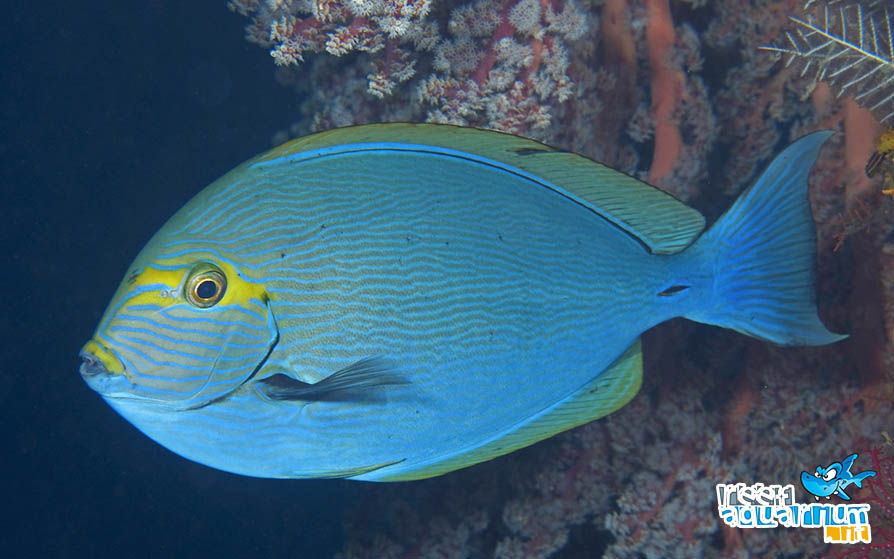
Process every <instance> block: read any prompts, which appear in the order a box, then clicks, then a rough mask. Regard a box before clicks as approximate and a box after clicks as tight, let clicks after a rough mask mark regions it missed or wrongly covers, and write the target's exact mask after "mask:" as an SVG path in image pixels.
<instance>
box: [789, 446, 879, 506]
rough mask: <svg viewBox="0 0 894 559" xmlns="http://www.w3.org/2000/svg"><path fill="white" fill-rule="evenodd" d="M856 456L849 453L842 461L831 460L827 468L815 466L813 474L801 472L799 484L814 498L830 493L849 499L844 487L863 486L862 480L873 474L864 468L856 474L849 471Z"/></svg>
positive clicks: (817, 498)
mask: <svg viewBox="0 0 894 559" xmlns="http://www.w3.org/2000/svg"><path fill="white" fill-rule="evenodd" d="M857 456H858V454H851V455H850V456H848V457H847V458H845V459H844V461H843V462H833V463H832V464H829V466H828V467H827V468H823V467H822V466H817V467H816V471H815V472H814V473H813V474H809V473H807V472H801V485H803V486H804V489H806V490H807V492H808V493H810V494H811V495H813V496H814V497H815V498H816V500H819V498H820V497H825V498H826V499H828V498H830V497H831V496H832V495H838V496H839V497H841V498H842V499H844V500H845V501H850V500H851V498H850V496H848V494H847V493H845V492H844V489H845V488H846V487H847V486H849V485H856V486H857V487H863V480H864V479H866V478H868V477H872V476H874V475H875V471H873V470H866V471H865V472H860V473H859V474H856V475H854V474H852V473H851V466H853V465H854V461H855V460H856V459H857Z"/></svg>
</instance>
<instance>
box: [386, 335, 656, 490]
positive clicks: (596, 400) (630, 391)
mask: <svg viewBox="0 0 894 559" xmlns="http://www.w3.org/2000/svg"><path fill="white" fill-rule="evenodd" d="M642 382H643V359H642V347H641V344H640V340H639V338H637V340H636V341H635V342H633V344H632V345H631V346H630V347H629V348H627V351H625V352H624V353H623V354H622V355H621V356H620V357H618V358H617V359H616V360H615V362H614V363H612V365H611V366H610V367H609V368H608V369H606V370H605V371H604V372H603V373H602V374H600V375H599V376H597V377H596V378H595V379H593V380H592V381H590V382H589V383H587V384H586V385H584V386H583V387H582V388H580V389H579V390H578V391H577V392H575V393H574V394H571V395H570V396H568V397H567V398H565V399H564V400H562V401H561V402H559V403H557V404H556V405H554V406H552V407H551V408H549V409H547V410H544V411H543V412H542V413H541V414H539V415H537V416H535V417H534V418H532V419H530V420H529V421H527V422H526V423H523V424H521V425H519V426H518V427H516V428H515V429H514V430H513V431H511V432H509V433H506V434H505V435H503V436H501V437H499V438H497V439H494V440H492V441H490V442H488V443H485V444H484V445H482V446H479V447H477V448H475V449H472V450H469V451H467V452H464V453H462V454H459V455H455V456H451V457H450V458H447V459H446V460H442V461H441V462H437V463H434V464H429V465H425V466H422V467H421V468H417V469H413V470H409V471H405V472H401V473H398V474H394V475H390V476H389V475H387V474H386V475H384V476H382V477H377V476H374V477H372V478H370V479H375V480H376V481H410V480H415V479H423V478H428V477H434V476H438V475H441V474H445V473H447V472H451V471H453V470H458V469H460V468H465V467H466V466H471V465H473V464H477V463H479V462H484V461H486V460H491V459H492V458H496V457H497V456H502V455H503V454H508V453H510V452H512V451H514V450H518V449H520V448H523V447H526V446H529V445H532V444H534V443H536V442H537V441H541V440H543V439H547V438H549V437H552V436H553V435H556V434H558V433H561V432H562V431H567V430H568V429H571V428H573V427H577V426H578V425H583V424H584V423H589V422H590V421H593V420H594V419H599V418H600V417H605V416H606V415H608V414H610V413H612V412H613V411H615V410H617V409H619V408H621V407H623V406H625V405H626V404H627V403H628V402H629V401H630V400H632V399H633V397H634V396H636V394H637V392H639V389H640V387H641V386H642Z"/></svg>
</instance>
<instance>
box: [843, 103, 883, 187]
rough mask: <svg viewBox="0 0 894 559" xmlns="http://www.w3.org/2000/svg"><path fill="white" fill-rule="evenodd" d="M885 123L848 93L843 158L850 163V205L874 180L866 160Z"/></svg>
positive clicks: (845, 107)
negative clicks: (865, 171)
mask: <svg viewBox="0 0 894 559" xmlns="http://www.w3.org/2000/svg"><path fill="white" fill-rule="evenodd" d="M881 131H882V127H881V125H879V123H878V121H877V120H876V119H875V117H874V116H872V113H870V112H869V111H868V110H866V109H864V108H862V107H860V105H858V104H857V102H856V101H854V100H853V99H852V98H850V97H848V98H847V99H846V100H845V101H844V159H845V165H846V166H847V175H848V181H847V198H848V200H847V202H848V205H850V203H851V201H853V200H854V199H855V198H856V197H857V196H859V195H861V194H865V193H866V192H868V191H869V190H870V188H871V187H872V181H870V180H869V178H868V177H867V176H866V173H864V169H865V167H866V161H868V160H869V158H870V157H871V156H872V154H873V152H874V151H875V138H876V137H877V136H878V135H879V134H880V133H881Z"/></svg>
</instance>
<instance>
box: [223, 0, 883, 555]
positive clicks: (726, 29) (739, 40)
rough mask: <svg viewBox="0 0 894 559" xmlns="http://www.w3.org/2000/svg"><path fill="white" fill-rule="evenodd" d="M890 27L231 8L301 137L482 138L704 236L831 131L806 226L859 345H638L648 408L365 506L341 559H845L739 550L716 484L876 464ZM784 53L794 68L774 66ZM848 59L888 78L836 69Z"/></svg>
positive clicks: (577, 1)
mask: <svg viewBox="0 0 894 559" xmlns="http://www.w3.org/2000/svg"><path fill="white" fill-rule="evenodd" d="M884 4H885V3H884V2H872V1H870V2H865V3H863V4H862V5H861V6H862V7H861V8H859V10H862V11H858V8H857V7H856V6H857V4H855V3H853V2H840V1H837V0H829V1H827V2H826V1H822V2H821V1H817V0H811V1H809V2H806V3H805V2H803V0H753V1H751V2H741V1H740V0H714V1H712V2H705V1H703V0H477V1H470V2H465V3H462V2H451V1H448V0H440V1H439V2H428V1H419V2H415V1H411V0H326V1H323V0H232V1H231V2H230V5H231V7H232V8H233V9H235V10H238V11H240V12H241V13H243V14H245V15H246V16H248V17H250V18H251V23H250V25H249V27H248V36H249V39H250V40H252V41H254V42H257V43H260V44H262V45H265V46H267V47H268V48H270V49H271V52H272V54H273V57H274V59H275V60H276V62H277V63H278V64H279V66H278V76H279V77H280V79H281V80H282V81H283V82H284V83H288V84H292V85H293V86H294V87H296V89H297V90H298V92H299V94H300V95H302V99H303V107H302V115H300V118H299V119H298V121H297V122H296V123H295V124H294V125H293V126H292V127H291V129H290V130H289V131H288V132H287V133H286V134H287V135H300V134H304V133H306V132H308V131H310V130H314V129H322V128H329V127H333V126H340V125H347V124H356V123H365V122H376V121H389V120H426V119H427V120H431V121H437V122H453V123H460V124H468V125H474V126H484V127H490V128H495V129H498V130H504V131H510V132H515V133H519V134H522V135H527V136H530V137H535V138H538V139H542V140H546V141H549V142H551V143H553V144H555V145H557V146H559V147H561V148H564V149H570V150H574V151H577V152H580V153H583V154H585V155H588V156H590V157H593V158H594V159H597V160H599V161H603V162H605V163H607V164H609V165H612V166H613V167H615V168H618V169H620V170H622V171H625V172H627V173H630V174H633V175H636V176H639V177H642V178H644V179H647V180H650V181H652V182H653V183H654V184H656V185H657V186H658V187H660V188H663V189H665V190H667V191H668V192H671V193H672V194H674V195H675V196H677V197H678V198H680V199H682V200H684V201H687V202H688V203H690V204H692V205H694V206H695V207H697V208H699V209H700V210H702V211H704V212H705V213H706V215H708V217H709V219H710V218H714V217H716V216H717V215H719V213H720V212H721V211H723V210H724V209H725V208H726V207H727V206H728V205H729V203H730V200H731V199H732V197H733V196H735V195H736V194H738V193H739V192H740V191H741V190H742V189H743V188H744V187H745V186H747V185H748V184H749V183H750V182H751V181H753V180H754V178H755V176H756V175H757V173H758V172H759V171H760V169H761V168H762V167H763V166H764V165H766V164H767V162H768V161H769V159H770V158H771V157H772V155H773V154H775V153H777V152H778V151H779V150H780V148H781V147H782V146H784V145H785V144H786V143H788V142H789V141H791V140H793V139H795V138H797V137H799V136H801V135H803V134H806V133H808V132H811V131H815V130H820V129H831V130H834V131H836V132H837V133H836V134H835V136H833V138H832V139H830V140H829V142H828V143H827V145H826V146H825V147H824V149H823V152H822V154H821V157H820V160H819V161H818V162H817V165H816V167H815V170H814V172H813V173H812V175H811V205H812V208H813V211H814V216H815V219H816V224H817V236H818V242H817V249H818V260H817V268H818V284H817V291H818V298H819V300H820V302H821V307H822V309H821V310H822V315H823V317H824V319H825V320H826V321H827V323H828V324H830V326H831V327H832V329H833V330H835V331H842V332H848V333H850V339H849V340H847V341H846V342H842V343H839V344H836V345H833V346H829V347H824V348H776V347H772V346H769V345H768V344H765V343H762V342H759V341H754V340H750V339H746V338H744V337H743V336H740V335H738V334H735V333H731V332H727V331H723V330H720V329H716V328H710V327H707V326H702V325H697V324H692V323H688V322H685V321H672V322H671V323H669V324H666V325H662V326H660V327H658V328H656V329H654V330H653V331H651V332H648V333H647V334H646V335H645V337H644V355H645V359H646V366H645V379H644V387H643V390H642V392H641V394H640V395H638V396H637V398H636V399H634V401H633V402H632V403H631V404H630V405H628V406H627V407H625V408H623V409H621V410H620V411H618V412H617V413H615V414H613V415H611V416H609V417H608V418H606V419H604V420H600V421H597V422H594V423H591V424H588V425H585V426H582V427H580V428H578V429H575V430H573V431H571V432H568V433H565V434H562V435H560V436H557V437H554V438H553V439H551V440H548V441H544V442H542V443H539V444H538V445H536V446H534V447H531V448H528V449H525V450H522V451H519V452H516V453H514V454H511V455H509V456H505V457H502V458H500V459H498V460H495V461H492V462H489V463H486V464H481V465H479V466H476V467H473V468H469V469H467V470H463V471H459V472H455V473H452V474H449V475H447V476H444V477H442V478H437V479H433V480H426V481H422V482H415V483H412V484H405V485H384V486H383V485H370V486H365V487H364V488H363V489H362V491H363V492H364V494H365V496H366V497H365V500H364V502H362V503H361V504H360V505H359V506H358V508H357V509H356V511H355V512H354V514H353V515H352V517H351V518H348V519H347V520H346V533H348V534H350V535H351V538H352V540H351V541H350V542H349V543H348V544H347V545H346V546H345V548H344V550H343V551H342V552H341V553H340V555H339V557H341V558H343V559H349V558H355V557H381V558H397V557H413V558H419V557H499V558H510V557H532V558H537V557H558V558H562V557H575V556H586V557H594V558H595V557H653V556H660V557H693V556H698V555H704V556H712V557H789V556H799V557H819V556H823V555H831V556H834V555H835V554H836V553H841V550H840V549H830V548H829V546H827V545H826V544H823V542H822V536H821V534H819V533H817V532H816V531H812V530H804V529H801V530H795V529H789V530H783V529H776V530H734V529H729V528H724V527H721V523H720V521H719V518H718V515H717V510H716V497H715V495H714V491H713V485H714V484H716V483H721V482H733V481H741V482H745V483H754V482H758V481H762V482H767V483H769V482H778V483H796V479H797V476H798V475H799V473H800V472H801V471H802V470H804V469H808V468H813V467H815V465H816V463H818V461H830V460H832V459H837V457H840V456H843V455H845V454H846V453H848V452H851V451H857V450H859V449H863V448H870V447H875V446H877V445H878V444H880V443H881V441H882V433H883V432H885V431H886V430H887V431H890V430H891V422H890V417H892V412H894V395H892V386H894V196H891V195H887V194H885V191H886V189H888V188H890V186H885V184H884V182H883V181H884V180H887V179H886V178H885V177H887V176H888V174H887V172H886V171H883V169H889V167H888V166H887V165H889V161H888V159H883V160H882V161H880V164H884V165H885V167H880V168H879V169H880V172H879V173H876V174H875V175H874V176H873V177H868V176H867V174H866V164H867V161H869V160H870V158H871V157H872V155H873V153H877V150H878V149H880V148H879V147H878V146H877V144H876V143H875V141H876V138H878V137H879V135H880V133H881V131H882V129H881V126H880V123H879V121H880V120H882V119H888V120H889V121H890V118H889V117H888V116H886V115H888V114H889V112H890V109H891V106H892V104H891V103H889V102H887V101H885V100H886V99H888V100H890V98H889V97H888V96H889V95H890V93H891V92H892V91H894V84H892V81H891V80H890V79H888V78H887V77H885V76H888V75H890V74H889V70H890V68H889V67H888V66H886V65H885V62H884V60H887V61H888V62H887V63H888V64H889V63H890V57H888V55H887V54H886V53H887V50H886V49H888V50H889V49H890V48H891V46H890V45H891V43H890V31H887V33H888V37H889V38H888V39H885V38H884V35H883V34H884V29H885V26H886V25H890V23H888V22H889V21H890V14H889V11H888V10H886V8H885V7H884ZM827 8H828V10H829V14H830V15H829V19H828V20H826V19H825V13H826V10H827ZM861 22H862V26H863V35H862V37H861V36H860V35H859V29H860V23H861ZM873 25H874V26H873ZM887 29H890V27H888V28H887ZM869 30H874V31H872V32H871V33H870V32H869ZM855 33H856V34H855ZM789 37H791V39H789ZM821 37H826V38H827V39H829V40H830V41H832V43H833V44H830V45H829V46H828V47H824V46H823V45H824V43H822V42H817V41H819V40H820V38H821ZM835 38H837V39H838V40H837V41H836V40H835ZM870 38H871V40H870ZM886 41H887V42H886ZM844 42H847V45H845V44H844ZM876 43H877V45H878V46H876ZM769 45H777V47H778V48H779V49H782V50H784V51H785V53H784V54H780V53H774V52H772V51H768V50H762V49H760V48H758V47H760V46H769ZM854 46H856V47H857V48H862V49H863V51H865V52H870V51H871V53H874V55H876V57H877V58H878V60H877V61H875V62H872V61H870V62H865V61H864V62H860V61H859V60H858V61H857V62H855V63H854V64H853V65H851V66H847V65H846V64H845V66H839V64H840V63H841V62H840V61H834V60H833V61H829V56H831V55H832V54H834V52H831V51H832V50H834V49H844V50H843V51H842V52H849V51H850V50H854V48H853V47H854ZM870 47H871V48H870ZM786 49H788V50H786ZM823 49H827V50H828V51H829V52H827V50H823ZM789 51H790V52H789ZM836 52H837V51H836ZM820 54H822V58H817V57H819V56H820ZM840 56H841V57H843V56H844V55H843V54H842V55H840ZM786 58H791V59H793V60H791V61H790V64H788V65H787V64H786ZM843 60H844V58H842V59H841V61H843ZM824 61H825V62H824ZM806 66H809V68H807V71H806V72H802V70H804V69H805V67H806ZM860 76H867V77H865V78H864V79H859V78H860ZM842 80H844V81H842ZM886 80H887V81H886ZM861 88H869V89H861ZM842 90H843V92H844V94H843V95H836V94H837V93H840V92H841V91H842ZM849 95H853V97H849ZM883 153H884V154H885V157H887V154H888V153H889V151H888V150H887V149H885V150H883ZM877 458H878V459H880V460H881V459H883V457H882V456H881V455H879V457H877ZM872 487H873V482H872V481H870V482H868V483H867V487H865V488H864V489H862V490H860V491H859V492H857V496H856V499H861V498H864V497H866V495H868V492H869V491H872ZM888 487H890V486H888ZM879 506H881V505H879ZM874 507H875V505H874ZM875 511H876V509H875V508H873V515H874V516H873V518H877V517H880V516H881V515H882V514H883V513H882V512H881V509H879V512H878V513H876V512H875ZM874 531H875V528H874ZM879 537H882V536H881V533H880V535H879ZM879 541H882V540H879ZM849 551H854V552H855V553H863V551H866V552H867V553H869V552H872V551H874V550H869V549H864V548H862V547H861V546H859V545H857V546H854V547H853V549H849ZM856 556H864V555H856ZM865 556H869V557H872V556H874V555H872V554H869V555H865Z"/></svg>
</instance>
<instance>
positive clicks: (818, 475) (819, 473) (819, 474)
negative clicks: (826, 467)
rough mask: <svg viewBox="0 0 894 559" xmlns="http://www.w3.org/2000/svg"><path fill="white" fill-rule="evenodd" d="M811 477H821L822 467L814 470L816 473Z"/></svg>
mask: <svg viewBox="0 0 894 559" xmlns="http://www.w3.org/2000/svg"><path fill="white" fill-rule="evenodd" d="M813 475H815V476H816V477H823V468H822V466H819V467H817V468H816V472H815V473H814V474H813Z"/></svg>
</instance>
